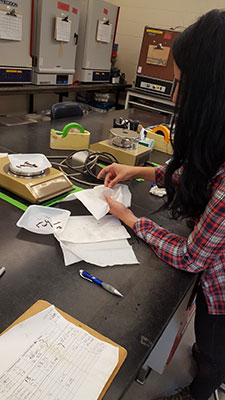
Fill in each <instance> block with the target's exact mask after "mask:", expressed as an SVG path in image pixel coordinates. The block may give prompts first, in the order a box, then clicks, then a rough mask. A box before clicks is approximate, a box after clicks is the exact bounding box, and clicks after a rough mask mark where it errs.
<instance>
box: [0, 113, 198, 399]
mask: <svg viewBox="0 0 225 400" xmlns="http://www.w3.org/2000/svg"><path fill="white" fill-rule="evenodd" d="M121 115H122V116H124V117H125V116H127V117H129V118H132V119H139V120H140V121H141V122H142V123H143V125H145V126H146V125H150V124H154V123H157V121H156V120H157V118H159V115H157V114H156V115H154V114H151V113H149V112H144V111H141V110H138V109H128V110H125V111H119V112H115V113H114V112H109V113H107V114H98V115H96V114H95V113H94V114H89V115H87V116H85V117H82V118H77V119H76V121H77V122H81V123H82V124H83V125H84V127H85V129H88V130H89V131H90V132H91V142H96V141H99V140H103V139H105V138H106V137H108V132H109V129H110V127H111V126H112V120H113V118H119V116H121ZM161 118H162V117H161ZM68 122H72V121H71V120H68V119H67V120H56V121H53V122H41V123H36V124H35V123H33V124H30V125H23V126H14V127H2V128H0V150H1V151H6V150H5V149H7V150H8V151H9V150H11V151H12V152H18V153H19V152H23V153H26V152H40V153H44V154H46V155H49V154H59V153H60V154H67V153H68V152H60V151H59V150H55V151H54V150H50V149H49V134H50V129H51V127H54V128H56V129H59V130H60V129H62V128H63V126H64V125H65V124H66V123H68ZM161 122H163V121H161ZM164 157H165V155H164ZM156 158H157V157H156ZM129 186H130V189H131V191H132V193H133V201H132V207H131V208H132V210H133V211H134V212H135V214H136V215H137V216H143V215H145V216H149V217H150V218H152V219H153V220H154V221H155V222H157V223H160V225H162V226H164V227H166V228H168V229H171V230H173V231H174V232H175V233H178V234H180V235H183V236H187V235H188V228H187V227H186V225H185V224H180V223H176V222H174V221H171V220H170V219H169V218H168V216H167V215H166V213H164V212H157V213H153V211H155V210H157V209H158V208H159V207H160V205H161V204H162V201H163V200H162V199H158V198H154V197H153V196H150V195H149V188H150V183H149V182H138V181H133V182H130V183H129ZM2 191H3V190H2ZM11 196H13V195H12V194H11ZM21 201H22V200H21ZM56 207H61V208H65V209H68V210H70V211H71V215H85V214H87V213H88V212H87V210H86V209H85V207H84V206H83V205H82V204H81V203H80V202H78V201H74V202H65V203H59V204H57V205H56ZM21 215H22V211H21V210H19V209H18V208H16V207H14V206H13V205H11V204H9V203H7V202H5V201H3V200H0V221H1V242H0V254H1V265H0V266H5V267H6V273H5V274H4V276H3V277H2V278H1V279H0V332H1V331H3V330H4V329H5V328H6V327H7V326H8V325H10V324H11V323H12V322H13V321H14V320H15V319H16V318H18V317H19V316H20V315H21V314H22V313H23V312H24V311H25V310H26V309H28V308H29V307H30V306H31V305H32V304H33V303H35V302H36V301H37V300H39V299H42V300H47V301H49V302H50V303H52V304H54V305H55V306H57V307H59V308H60V309H62V310H63V311H65V312H67V313H68V314H70V315H72V316H73V317H75V318H76V319H78V320H80V321H82V322H83V323H85V324H87V325H89V326H90V327H91V328H93V329H96V330H97V331H99V332H100V333H101V334H103V335H105V336H107V337H109V338H110V339H112V340H113V341H115V342H117V343H118V344H120V345H121V346H123V347H125V348H126V349H127V351H128V356H127V359H126V360H125V362H124V364H123V366H122V368H121V369H120V371H119V373H118V374H117V376H116V378H115V380H114V381H113V383H112V385H111V386H110V388H109V390H108V391H107V393H106V395H105V397H104V399H107V400H118V399H120V398H121V397H122V395H123V394H124V392H125V391H126V389H127V388H128V387H129V385H130V384H131V383H132V382H133V380H134V379H135V378H136V376H137V374H138V371H139V369H140V368H141V366H142V365H143V363H144V362H145V360H146V358H147V357H148V355H149V354H150V352H151V350H152V349H153V347H154V346H155V344H156V343H157V341H158V339H159V338H160V336H161V335H162V333H163V331H164V330H165V328H166V326H167V325H168V323H169V321H170V319H171V318H172V316H173V315H174V313H175V311H176V310H177V308H178V307H179V305H180V304H181V302H182V300H183V299H184V297H185V295H186V293H187V292H188V290H189V289H190V287H191V285H192V284H193V282H194V280H195V277H194V276H193V275H191V274H189V273H185V272H183V271H178V270H176V269H174V268H171V267H170V266H169V265H167V264H166V263H164V262H162V261H161V260H160V259H158V258H157V257H156V256H155V254H154V253H153V252H152V250H151V249H150V248H149V247H148V245H147V244H146V243H144V242H143V241H141V240H140V239H139V238H137V237H136V236H135V234H134V233H133V231H132V230H131V229H128V230H129V232H130V235H131V239H129V242H130V244H132V247H133V249H134V252H135V254H136V256H137V258H138V260H139V262H140V264H138V265H122V266H114V267H107V268H99V267H97V266H95V265H91V264H90V265H89V264H87V263H85V262H79V263H77V264H73V265H71V266H69V267H65V265H64V262H63V256H62V252H61V249H60V246H59V244H58V243H57V242H56V240H55V239H54V237H53V235H37V234H33V233H31V232H28V231H26V230H23V229H19V228H17V227H16V222H17V220H18V219H19V218H20V216H21ZM80 268H83V269H85V270H88V271H90V272H91V273H93V274H94V275H96V276H97V277H99V278H101V279H102V280H103V281H106V282H110V283H111V284H112V285H113V286H115V287H116V288H117V289H118V290H119V291H120V292H121V293H123V294H124V298H122V299H120V298H117V297H116V296H112V295H111V294H109V293H107V292H106V291H104V290H101V288H99V287H98V286H97V285H91V284H89V283H88V282H85V281H84V280H82V279H81V278H80V277H79V274H78V271H79V269H80Z"/></svg>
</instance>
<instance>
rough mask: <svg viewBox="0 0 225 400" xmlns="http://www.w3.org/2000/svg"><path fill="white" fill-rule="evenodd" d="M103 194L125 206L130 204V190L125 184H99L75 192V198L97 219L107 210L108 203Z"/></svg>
mask: <svg viewBox="0 0 225 400" xmlns="http://www.w3.org/2000/svg"><path fill="white" fill-rule="evenodd" d="M104 195H108V196H110V197H111V198H112V199H113V200H116V201H119V202H120V203H122V204H124V205H125V206H126V207H130V205H131V192H130V190H129V188H128V186H127V185H122V184H118V185H115V186H114V187H113V188H107V187H105V186H104V185H99V186H95V187H94V188H93V189H86V190H82V191H80V192H77V193H76V197H77V199H79V200H80V201H81V202H82V203H83V205H84V206H85V207H86V208H87V209H88V210H89V211H90V213H91V214H92V215H93V216H94V217H95V218H96V219H97V220H99V219H100V218H102V217H104V215H106V214H107V213H108V212H109V205H108V203H107V201H106V200H105V197H104Z"/></svg>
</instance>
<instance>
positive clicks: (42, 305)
mask: <svg viewBox="0 0 225 400" xmlns="http://www.w3.org/2000/svg"><path fill="white" fill-rule="evenodd" d="M51 305H52V304H50V303H49V302H47V301H45V300H38V301H37V302H36V303H34V304H33V305H32V306H31V307H30V308H28V310H27V311H25V313H24V314H22V315H21V316H20V317H19V318H17V319H16V320H15V321H14V322H13V323H12V324H11V325H10V326H9V327H8V328H6V329H5V330H4V331H3V332H2V333H1V335H3V334H4V333H5V332H7V331H8V330H9V329H11V328H12V327H13V326H15V325H17V324H19V323H20V322H22V321H24V320H26V319H28V318H30V317H32V316H33V315H35V314H37V313H39V312H40V311H43V310H45V309H46V308H48V307H49V306H51ZM55 308H56V310H57V311H58V312H59V313H60V314H61V315H62V316H63V317H64V318H65V319H66V320H67V321H69V322H72V324H74V325H76V326H79V327H80V328H82V329H84V330H85V331H87V332H88V333H90V335H92V336H95V337H96V338H97V339H99V340H102V341H103V342H107V343H110V344H112V345H113V346H116V347H118V349H119V360H118V364H117V366H116V368H115V369H114V371H113V373H112V374H111V376H110V377H109V379H108V381H107V383H106V384H105V386H104V388H103V389H102V392H101V394H100V396H99V397H98V400H101V399H102V398H103V397H104V395H105V393H106V391H107V390H108V388H109V387H110V385H111V383H112V381H113V379H114V378H115V376H116V374H117V373H118V371H119V369H120V368H121V366H122V364H123V363H124V361H125V359H126V357H127V350H126V349H125V348H123V347H122V346H120V345H118V344H117V343H115V342H113V341H112V340H110V339H108V338H107V337H105V336H103V335H101V334H100V333H98V332H97V331H95V330H94V329H92V328H90V327H89V326H87V325H85V324H83V323H82V322H80V321H78V320H77V319H75V318H73V317H71V316H70V315H69V314H67V313H65V312H64V311H62V310H60V309H59V308H57V307H55Z"/></svg>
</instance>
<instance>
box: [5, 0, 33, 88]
mask: <svg viewBox="0 0 225 400" xmlns="http://www.w3.org/2000/svg"><path fill="white" fill-rule="evenodd" d="M31 5H32V1H31V0H16V1H4V0H0V54H1V57H0V84H2V83H5V84H9V83H11V84H17V83H20V84H21V83H31V70H32V58H31V55H30V32H31V9H32V8H31Z"/></svg>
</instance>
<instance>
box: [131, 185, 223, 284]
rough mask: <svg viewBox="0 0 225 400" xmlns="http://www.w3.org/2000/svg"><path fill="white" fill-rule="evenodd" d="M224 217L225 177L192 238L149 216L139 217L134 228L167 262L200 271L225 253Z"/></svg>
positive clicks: (181, 267)
mask: <svg viewBox="0 0 225 400" xmlns="http://www.w3.org/2000/svg"><path fill="white" fill-rule="evenodd" d="M224 216H225V180H223V182H222V184H220V185H219V186H218V187H217V189H216V190H215V192H214V194H213V196H212V198H211V200H210V201H209V203H208V205H207V207H206V209H205V211H204V213H203V214H202V216H201V218H200V220H199V222H198V223H197V224H196V225H195V228H194V230H193V231H192V232H191V234H190V235H189V237H188V238H182V237H179V236H177V235H175V234H174V233H172V232H169V231H167V230H166V229H163V228H161V227H160V226H159V225H157V224H155V223H154V222H153V221H151V220H150V219H147V218H145V217H143V218H139V219H138V221H137V222H136V223H135V224H134V227H133V228H134V231H135V233H136V234H137V235H138V236H139V237H140V238H141V239H143V240H145V241H146V242H147V243H148V244H149V245H150V246H151V248H152V249H153V251H154V252H155V253H156V255H157V256H158V257H159V258H161V259H162V260H163V261H165V262H166V263H168V264H170V265H172V266H173V267H175V268H178V269H182V270H185V271H189V272H192V273H193V272H194V273H198V272H200V271H203V270H204V269H206V268H207V267H208V266H210V265H211V264H212V263H214V262H215V260H216V259H218V257H220V256H221V254H222V253H223V254H224V249H225V218H224ZM223 268H224V266H223ZM224 275H225V271H224ZM224 279H225V277H224Z"/></svg>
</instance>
